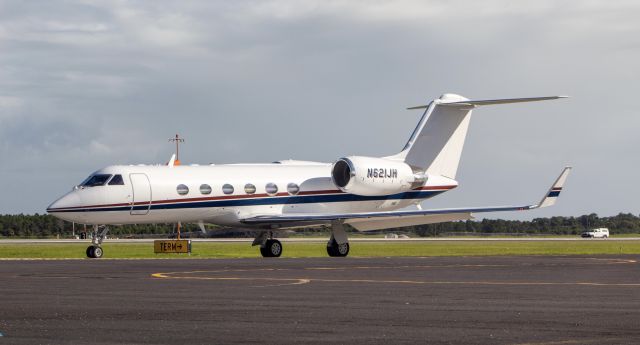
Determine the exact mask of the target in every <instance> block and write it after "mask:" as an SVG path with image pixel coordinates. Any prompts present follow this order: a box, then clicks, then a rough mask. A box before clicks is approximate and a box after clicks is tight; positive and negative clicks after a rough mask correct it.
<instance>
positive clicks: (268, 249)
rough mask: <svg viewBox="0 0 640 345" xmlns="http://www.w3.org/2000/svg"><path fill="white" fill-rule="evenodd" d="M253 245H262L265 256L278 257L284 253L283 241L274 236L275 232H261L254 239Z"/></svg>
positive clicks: (261, 252) (261, 251) (263, 255)
mask: <svg viewBox="0 0 640 345" xmlns="http://www.w3.org/2000/svg"><path fill="white" fill-rule="evenodd" d="M251 245H252V246H257V245H259V246H260V254H262V257H263V258H277V257H280V255H282V243H281V242H280V241H278V240H276V239H274V238H273V232H271V231H269V232H266V231H265V232H260V234H259V235H258V236H256V238H255V239H254V240H253V243H252V244H251Z"/></svg>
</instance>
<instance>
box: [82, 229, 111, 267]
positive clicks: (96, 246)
mask: <svg viewBox="0 0 640 345" xmlns="http://www.w3.org/2000/svg"><path fill="white" fill-rule="evenodd" d="M101 228H102V229H101ZM107 232H109V228H108V227H107V226H106V225H102V226H98V225H94V226H93V239H92V240H91V245H90V246H89V247H87V251H86V254H87V257H88V258H90V259H100V258H101V257H102V254H104V251H103V250H102V247H101V245H102V240H104V238H105V236H106V235H107Z"/></svg>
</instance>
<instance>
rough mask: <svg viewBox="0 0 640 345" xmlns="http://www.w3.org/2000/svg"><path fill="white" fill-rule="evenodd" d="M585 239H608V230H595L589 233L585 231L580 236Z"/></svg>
mask: <svg viewBox="0 0 640 345" xmlns="http://www.w3.org/2000/svg"><path fill="white" fill-rule="evenodd" d="M580 236H582V237H585V238H608V237H609V229H607V228H597V229H591V230H589V231H585V232H583V233H582V235H580Z"/></svg>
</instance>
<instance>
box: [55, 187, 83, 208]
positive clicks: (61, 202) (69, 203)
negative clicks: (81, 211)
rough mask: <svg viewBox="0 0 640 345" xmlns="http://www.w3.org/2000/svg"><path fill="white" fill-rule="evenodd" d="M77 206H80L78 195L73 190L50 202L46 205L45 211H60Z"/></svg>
mask: <svg viewBox="0 0 640 345" xmlns="http://www.w3.org/2000/svg"><path fill="white" fill-rule="evenodd" d="M78 206H82V205H81V203H80V196H79V195H78V193H76V192H75V191H74V192H70V193H67V194H65V195H63V196H62V197H61V198H59V199H58V200H56V201H54V202H53V203H51V205H49V207H47V212H49V213H51V212H56V211H62V210H64V209H68V208H71V207H78Z"/></svg>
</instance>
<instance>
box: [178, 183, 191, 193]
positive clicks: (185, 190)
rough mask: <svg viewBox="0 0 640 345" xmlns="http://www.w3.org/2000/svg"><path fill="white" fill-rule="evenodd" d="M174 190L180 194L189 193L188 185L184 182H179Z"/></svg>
mask: <svg viewBox="0 0 640 345" xmlns="http://www.w3.org/2000/svg"><path fill="white" fill-rule="evenodd" d="M176 191H177V192H178V194H180V195H187V194H189V187H187V186H186V185H184V184H179V185H178V187H177V188H176Z"/></svg>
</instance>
